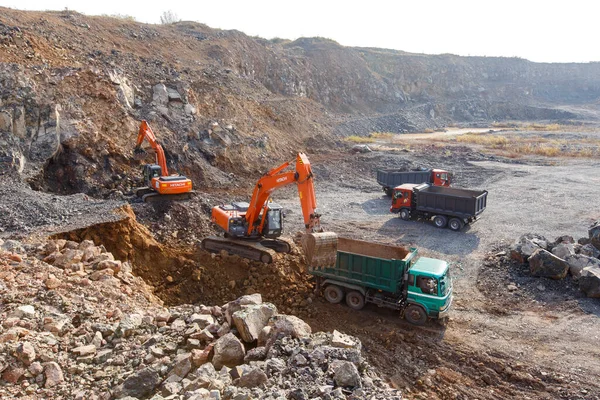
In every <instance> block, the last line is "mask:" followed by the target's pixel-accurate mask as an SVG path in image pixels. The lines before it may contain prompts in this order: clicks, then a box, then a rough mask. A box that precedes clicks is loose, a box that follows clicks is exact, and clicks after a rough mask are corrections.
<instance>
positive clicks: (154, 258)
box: [52, 205, 314, 317]
mask: <svg viewBox="0 0 600 400" xmlns="http://www.w3.org/2000/svg"><path fill="white" fill-rule="evenodd" d="M118 214H119V216H120V218H119V219H117V220H116V221H112V222H106V223H99V224H95V225H91V226H88V227H85V228H81V229H76V230H71V231H68V232H62V233H58V234H55V235H53V236H52V238H53V239H68V240H74V241H82V240H92V241H93V242H94V243H95V244H96V245H104V247H105V248H106V250H108V251H109V252H111V253H113V255H114V256H115V258H116V259H119V260H121V261H128V262H129V263H130V264H131V265H132V268H133V273H134V274H135V275H138V276H140V277H141V278H143V279H144V281H145V282H146V283H147V284H149V285H151V286H153V287H154V290H155V294H156V295H157V296H158V297H159V298H161V299H162V300H163V301H164V302H165V304H167V305H178V304H190V303H191V304H194V303H202V304H224V303H226V302H228V301H231V300H235V299H236V298H238V297H240V296H242V295H244V294H249V293H261V294H262V296H263V299H264V300H265V301H269V302H272V303H274V304H275V305H277V306H278V308H279V309H280V310H282V312H287V313H292V314H294V315H298V316H300V317H302V316H304V317H310V316H311V315H313V314H314V309H313V308H311V307H310V305H311V300H312V297H311V296H312V289H313V287H312V284H311V283H310V282H309V275H308V274H306V273H305V271H304V269H303V258H302V255H301V254H300V252H299V250H298V247H296V246H293V249H292V252H291V253H290V254H282V255H278V256H277V258H276V260H274V262H273V263H272V264H268V265H267V264H262V263H259V262H253V261H249V260H246V259H243V258H240V257H237V256H230V255H227V254H210V253H207V252H205V251H203V250H201V249H200V248H199V246H198V245H197V244H193V245H170V244H163V243H159V242H158V241H157V240H156V239H155V238H154V236H153V235H152V232H151V231H150V230H149V229H148V228H146V227H145V226H144V225H142V224H141V223H140V222H138V221H137V218H136V215H135V213H134V211H133V209H132V208H131V206H129V205H126V206H124V207H122V208H121V209H120V210H119V212H118ZM309 298H310V300H309Z"/></svg>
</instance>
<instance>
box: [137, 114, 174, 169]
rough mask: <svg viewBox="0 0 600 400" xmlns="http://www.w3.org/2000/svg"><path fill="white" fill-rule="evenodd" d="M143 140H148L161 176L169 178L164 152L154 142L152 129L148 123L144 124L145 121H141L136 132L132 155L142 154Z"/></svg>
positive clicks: (156, 142) (155, 141)
mask: <svg viewBox="0 0 600 400" xmlns="http://www.w3.org/2000/svg"><path fill="white" fill-rule="evenodd" d="M144 139H146V140H148V143H149V144H150V147H152V149H153V150H154V152H155V153H156V163H157V164H158V165H159V166H160V169H161V175H162V176H169V170H168V169H167V159H166V157H165V151H164V150H163V148H162V146H161V145H160V143H158V141H157V140H156V136H155V135H154V132H152V128H150V125H148V122H146V120H143V121H142V123H141V124H140V130H139V131H138V136H137V141H136V144H135V149H134V150H133V152H134V153H136V154H138V153H139V152H143V150H142V143H143V142H144Z"/></svg>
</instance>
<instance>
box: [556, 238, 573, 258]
mask: <svg viewBox="0 0 600 400" xmlns="http://www.w3.org/2000/svg"><path fill="white" fill-rule="evenodd" d="M552 254H554V255H555V256H556V257H558V258H562V259H563V260H564V259H566V258H567V257H569V256H572V255H573V254H575V246H574V245H573V243H565V242H563V243H560V244H557V245H556V246H554V247H553V248H552Z"/></svg>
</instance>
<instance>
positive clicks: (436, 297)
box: [405, 257, 452, 320]
mask: <svg viewBox="0 0 600 400" xmlns="http://www.w3.org/2000/svg"><path fill="white" fill-rule="evenodd" d="M407 292H408V293H407V302H408V304H409V306H408V307H407V308H406V310H405V313H412V315H411V316H410V317H409V318H407V319H409V320H413V319H416V320H420V319H424V320H426V319H427V317H430V318H437V319H443V318H445V317H447V316H448V312H449V311H450V305H451V303H452V279H451V278H450V269H449V267H448V263H447V262H446V261H443V260H437V259H433V258H428V257H420V258H419V259H418V260H417V261H416V262H415V263H414V264H413V265H412V266H411V268H410V269H409V270H408V279H407ZM421 314H422V315H421Z"/></svg>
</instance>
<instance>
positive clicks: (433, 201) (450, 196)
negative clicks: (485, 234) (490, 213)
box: [413, 184, 488, 218]
mask: <svg viewBox="0 0 600 400" xmlns="http://www.w3.org/2000/svg"><path fill="white" fill-rule="evenodd" d="M413 190H414V192H415V196H416V208H417V210H418V211H426V212H430V213H433V214H446V215H453V216H457V217H462V218H472V217H475V216H477V215H479V214H481V213H482V212H483V210H485V207H486V203H487V194H488V192H487V190H468V189H457V188H449V187H442V186H431V185H426V184H424V185H418V186H415V187H414V189H413Z"/></svg>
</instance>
